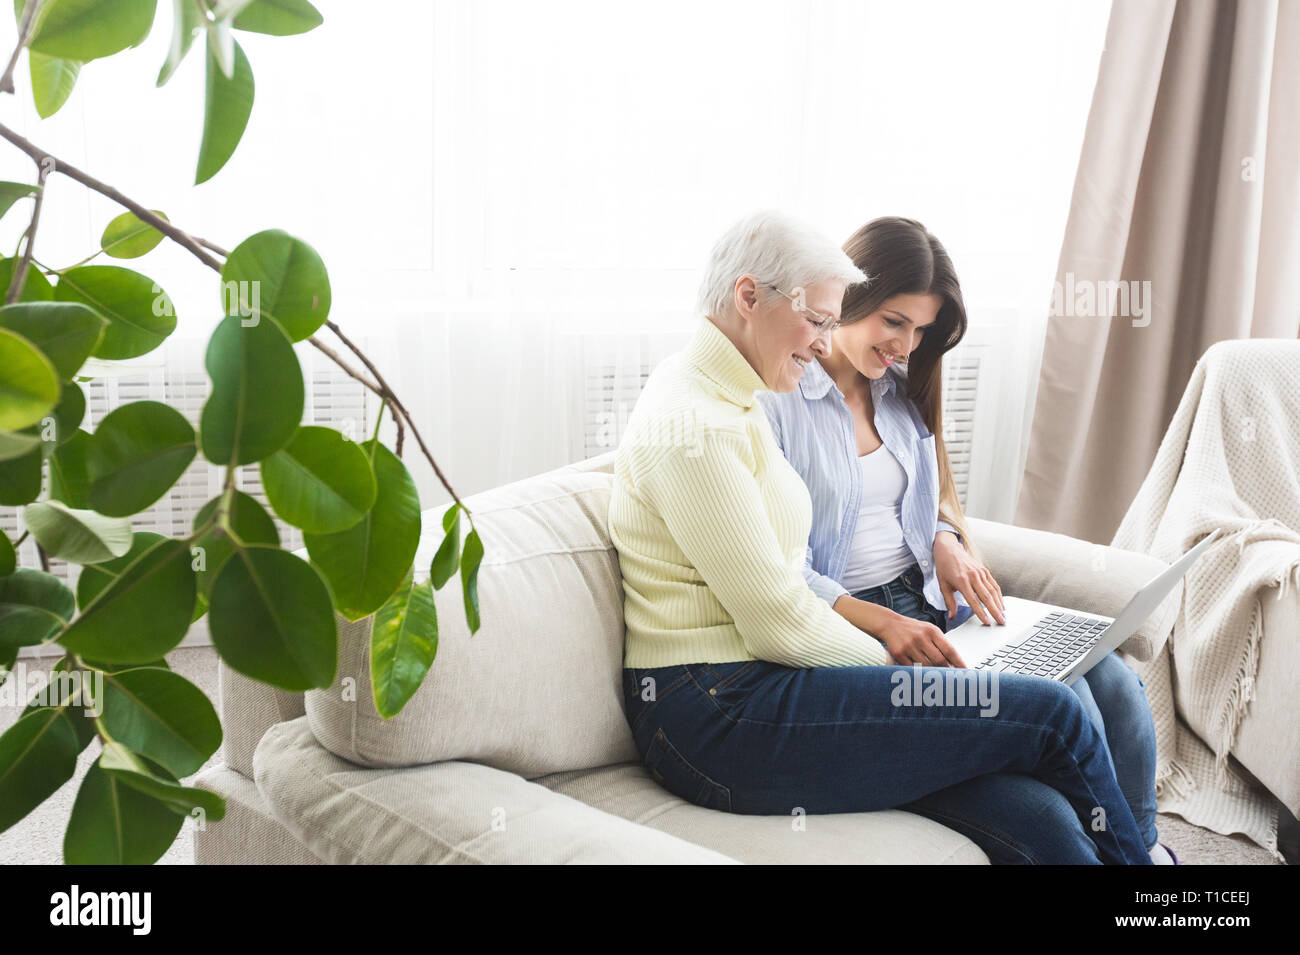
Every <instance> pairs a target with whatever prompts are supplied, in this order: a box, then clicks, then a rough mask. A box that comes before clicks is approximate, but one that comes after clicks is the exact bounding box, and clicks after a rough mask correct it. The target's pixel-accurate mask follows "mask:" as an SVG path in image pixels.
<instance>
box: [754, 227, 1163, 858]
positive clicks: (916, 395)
mask: <svg viewBox="0 0 1300 955" xmlns="http://www.w3.org/2000/svg"><path fill="white" fill-rule="evenodd" d="M844 249H845V252H846V253H847V254H848V255H849V256H850V257H851V258H852V259H853V262H854V264H855V265H857V266H858V268H860V269H861V270H862V271H863V272H865V273H866V274H867V275H868V276H869V281H868V282H867V283H866V284H861V285H857V286H854V287H852V288H850V289H849V290H848V293H847V295H846V296H845V299H844V302H843V305H842V312H841V314H842V317H841V320H840V322H839V324H838V325H837V326H836V328H835V330H834V333H833V335H832V345H831V347H830V348H829V349H828V350H827V351H826V353H825V354H822V355H819V356H818V360H817V361H814V362H812V363H811V364H809V366H808V368H807V369H806V370H805V372H804V374H803V376H802V378H801V379H800V381H799V386H798V388H796V389H794V390H793V391H790V392H786V393H782V394H778V393H776V392H769V393H765V394H763V395H760V396H759V402H760V404H761V405H762V407H763V409H764V411H765V412H766V413H767V416H768V419H769V422H770V424H771V426H772V431H773V435H774V437H775V438H776V441H777V443H778V444H779V445H780V447H781V449H782V452H783V453H784V455H785V457H786V458H787V459H788V461H789V462H790V464H791V465H792V466H793V467H794V468H795V470H796V471H798V472H799V474H800V476H801V477H802V478H803V480H804V483H805V484H806V485H807V486H808V490H809V494H810V496H811V498H812V508H813V520H812V532H811V535H810V540H809V547H808V552H807V557H806V563H805V568H804V577H805V579H806V580H807V581H808V584H809V586H810V588H811V589H812V590H813V592H814V593H816V594H817V595H818V596H819V597H821V598H822V599H823V600H824V601H826V602H827V603H828V604H829V605H831V606H832V607H833V609H834V610H835V612H836V613H838V614H839V615H840V616H842V617H844V618H845V619H846V620H848V621H849V622H850V623H853V624H854V625H855V626H857V627H859V628H860V629H862V630H864V631H865V632H867V633H871V634H873V635H875V636H876V637H877V638H878V639H879V640H880V641H881V642H882V643H883V644H884V645H885V647H886V648H887V649H888V650H889V653H890V656H891V657H892V659H893V660H894V661H896V662H898V663H920V664H922V665H929V666H957V667H962V666H965V661H963V660H962V659H961V656H960V653H959V650H960V648H959V647H954V645H953V644H952V643H951V642H950V641H949V640H948V639H947V638H946V637H945V636H944V633H945V632H946V631H947V630H949V629H951V627H952V626H956V625H958V624H960V623H961V622H963V621H964V620H965V619H967V618H968V617H969V616H970V615H971V614H972V613H974V614H975V615H976V616H978V617H979V619H980V620H981V621H982V622H983V623H985V624H993V623H999V624H1000V623H1004V622H1005V618H1004V615H1003V611H1004V608H1003V604H1002V592H1001V588H1000V587H999V586H998V583H997V581H996V580H995V579H994V578H993V575H992V574H991V573H990V572H989V570H988V568H987V567H985V566H984V564H983V562H982V561H981V560H979V559H978V557H977V556H976V553H975V552H974V551H975V548H974V542H973V541H972V540H971V539H970V535H969V532H968V531H967V529H966V524H965V520H964V516H963V514H962V509H961V504H960V502H959V500H958V498H957V492H956V486H955V485H954V483H953V479H952V470H951V467H950V465H949V461H948V455H947V453H946V451H945V449H944V443H943V434H942V412H941V405H940V395H941V387H942V377H943V376H942V358H943V355H944V353H945V352H947V351H948V350H949V349H951V348H953V347H954V346H955V345H956V344H957V343H958V342H960V341H961V339H962V336H963V335H964V334H965V331H966V312H965V306H964V305H963V302H962V295H961V288H960V286H959V284H958V282H957V276H956V273H955V271H954V269H953V266H952V262H951V261H950V260H949V257H948V255H947V253H946V252H945V250H944V248H943V246H942V245H941V244H940V243H939V240H938V239H936V238H935V237H934V236H933V235H931V234H930V233H929V232H927V231H926V229H925V227H924V226H922V225H921V224H920V223H919V222H916V221H914V220H912V219H901V218H895V217H888V218H882V219H876V220H874V221H872V222H870V223H868V224H867V225H866V226H864V227H863V228H861V229H860V230H858V232H856V233H855V234H854V235H853V236H852V237H851V238H850V239H849V241H848V242H847V243H845V246H844ZM1074 689H1075V692H1077V693H1078V695H1079V697H1080V700H1081V702H1082V703H1083V704H1084V706H1085V709H1086V711H1087V712H1088V714H1089V717H1090V718H1091V719H1092V721H1093V723H1094V725H1095V726H1096V727H1097V729H1098V730H1099V731H1100V732H1102V733H1103V734H1104V735H1105V737H1106V740H1107V742H1108V744H1109V747H1110V752H1111V756H1112V761H1113V763H1114V765H1115V772H1116V776H1117V779H1118V782H1119V785H1120V789H1121V790H1122V791H1123V793H1124V796H1125V799H1126V801H1127V803H1128V805H1129V807H1130V809H1131V810H1132V813H1133V816H1134V818H1135V820H1136V821H1137V824H1138V827H1139V829H1140V830H1141V833H1142V836H1143V840H1144V841H1143V844H1144V845H1145V846H1147V847H1148V851H1149V852H1150V854H1151V856H1152V859H1153V861H1156V862H1168V861H1172V857H1171V856H1166V854H1165V853H1166V850H1165V849H1164V848H1163V847H1161V846H1159V845H1158V843H1157V837H1156V826H1155V816H1156V799H1155V760H1156V749H1155V730H1154V726H1153V724H1152V719H1151V711H1150V709H1149V707H1148V704H1147V700H1146V695H1145V693H1144V690H1143V686H1142V682H1141V680H1139V678H1138V676H1137V674H1135V673H1134V672H1133V671H1132V670H1131V669H1130V668H1129V667H1128V666H1126V665H1125V664H1124V662H1123V661H1122V660H1121V659H1120V658H1119V656H1118V654H1111V655H1110V656H1109V657H1107V658H1106V660H1105V661H1103V662H1102V663H1101V664H1100V665H1098V666H1097V667H1096V668H1095V669H1093V670H1092V671H1091V672H1090V673H1089V674H1088V676H1087V677H1086V678H1085V679H1083V680H1079V681H1077V682H1076V684H1075V686H1074ZM1027 806H1037V807H1040V809H1039V811H1038V812H1027V811H1026V808H1025V807H1027ZM903 808H906V809H909V810H911V811H915V812H918V813H921V814H923V815H927V816H930V817H932V818H935V819H939V820H941V821H943V822H944V823H945V824H946V825H949V826H952V827H953V828H957V829H959V830H961V831H963V832H965V833H966V834H967V835H969V836H970V837H971V838H972V839H973V840H974V841H975V842H977V843H978V844H979V845H980V846H981V847H982V848H984V849H985V851H986V852H987V854H988V855H989V856H990V857H991V858H993V860H994V861H995V862H997V861H1005V862H1036V861H1037V862H1084V861H1090V859H1091V858H1095V857H1094V856H1093V853H1092V850H1091V847H1090V845H1089V844H1088V840H1087V838H1086V836H1085V833H1084V832H1083V828H1082V825H1083V824H1082V823H1081V821H1080V819H1079V818H1078V817H1077V815H1076V813H1075V812H1074V811H1073V810H1072V809H1071V807H1070V806H1069V804H1068V803H1067V802H1066V801H1065V800H1063V799H1060V798H1059V796H1058V794H1056V793H1055V792H1054V791H1053V790H1052V789H1051V787H1050V786H1048V785H1047V784H1045V783H1043V782H1040V781H1038V780H1035V779H1032V778H1031V777H1029V776H1025V775H1015V774H1006V775H998V776H989V777H984V778H981V779H978V780H974V781H970V782H965V783H962V784H959V785H957V786H954V787H950V788H949V789H946V790H944V791H942V792H938V793H934V794H931V795H929V796H927V797H926V798H924V799H921V800H918V801H916V802H914V803H912V804H911V805H908V806H905V807H903ZM1044 813H1046V815H1047V818H1044V815H1043V814H1044Z"/></svg>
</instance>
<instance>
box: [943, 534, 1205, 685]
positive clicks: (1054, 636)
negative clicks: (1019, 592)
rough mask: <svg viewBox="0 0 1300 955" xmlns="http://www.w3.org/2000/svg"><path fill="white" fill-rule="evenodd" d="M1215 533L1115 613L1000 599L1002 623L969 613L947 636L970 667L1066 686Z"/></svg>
mask: <svg viewBox="0 0 1300 955" xmlns="http://www.w3.org/2000/svg"><path fill="white" fill-rule="evenodd" d="M1219 533H1220V531H1219V530H1215V531H1214V532H1213V533H1212V534H1210V535H1209V536H1208V537H1206V538H1204V539H1203V540H1201V541H1200V543H1198V544H1197V545H1196V546H1195V547H1193V548H1192V549H1191V550H1189V551H1188V552H1187V553H1186V554H1184V555H1183V556H1182V557H1180V558H1178V560H1177V561H1175V562H1174V563H1173V564H1171V565H1170V566H1169V568H1168V569H1166V570H1164V571H1161V572H1160V573H1159V574H1157V575H1156V576H1155V577H1153V578H1152V579H1151V580H1150V582H1149V583H1147V585H1146V586H1145V587H1143V588H1142V589H1141V590H1139V591H1138V592H1137V593H1136V594H1134V595H1133V599H1132V600H1130V601H1129V602H1128V606H1127V607H1125V608H1124V610H1123V611H1122V612H1121V613H1120V615H1119V616H1118V617H1115V618H1111V617H1097V616H1094V615H1093V614H1088V613H1081V612H1079V611H1077V610H1067V609H1066V608H1065V607H1057V606H1054V605H1052V604H1045V603H1039V602H1037V601H1034V600H1022V599H1020V598H1019V597H1003V598H1002V602H1003V604H1004V605H1005V607H1006V613H1005V614H1003V616H1004V617H1005V618H1006V621H1007V623H1006V626H1005V627H1002V626H999V625H998V624H996V623H995V624H994V625H993V626H991V627H986V626H984V624H983V623H981V622H980V619H979V618H978V617H975V616H972V617H970V619H968V620H967V621H966V622H965V623H963V624H962V625H961V626H960V627H955V628H954V629H952V630H950V631H948V633H947V634H946V636H947V637H948V639H949V640H951V641H952V645H953V646H954V647H955V648H956V650H957V652H958V653H960V654H961V658H962V660H964V661H965V662H966V664H967V666H968V667H969V668H970V669H972V670H996V671H1005V672H1008V673H1025V674H1030V675H1033V676H1045V677H1047V678H1048V679H1050V680H1059V681H1060V682H1062V683H1064V684H1066V685H1067V686H1069V685H1071V684H1073V683H1074V681H1075V680H1077V679H1079V678H1080V677H1081V676H1083V675H1084V674H1086V673H1087V672H1088V671H1089V670H1091V669H1092V668H1093V667H1095V666H1096V665H1097V664H1098V663H1100V662H1101V661H1102V660H1104V659H1105V658H1106V655H1107V654H1109V653H1111V652H1112V651H1114V650H1116V649H1117V648H1118V647H1119V645H1120V644H1122V643H1123V642H1124V641H1125V640H1127V639H1128V638H1129V637H1131V636H1132V635H1133V634H1134V632H1135V631H1136V630H1137V628H1138V627H1140V626H1141V625H1142V622H1143V621H1145V620H1146V619H1147V617H1149V616H1151V614H1152V613H1154V612H1155V609H1156V608H1157V607H1159V606H1160V602H1161V601H1163V600H1164V599H1165V597H1166V596H1167V595H1168V594H1169V591H1171V590H1173V589H1174V585H1175V584H1177V583H1178V581H1180V580H1181V579H1182V577H1183V575H1184V574H1185V573H1187V571H1188V570H1189V569H1190V568H1191V566H1192V564H1193V563H1195V562H1196V559H1197V558H1198V557H1200V556H1201V554H1202V553H1203V552H1204V551H1205V549H1206V548H1207V547H1209V546H1210V542H1211V541H1213V540H1215V539H1216V538H1217V537H1218V536H1219ZM972 660H976V661H978V662H977V663H971V661H972Z"/></svg>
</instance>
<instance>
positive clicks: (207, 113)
mask: <svg viewBox="0 0 1300 955" xmlns="http://www.w3.org/2000/svg"><path fill="white" fill-rule="evenodd" d="M231 42H232V43H234V47H235V71H234V75H233V76H232V77H229V78H228V77H227V76H226V74H225V73H223V72H222V70H221V65H220V63H218V62H217V57H216V54H215V53H214V52H213V50H212V48H211V45H209V48H208V54H207V83H206V93H205V96H204V103H203V139H202V142H201V144H200V146H199V165H198V169H197V170H196V172H195V174H194V184H195V185H196V186H197V185H198V184H199V183H201V182H207V181H208V180H209V179H211V178H212V177H213V176H215V175H216V174H217V173H218V172H220V171H221V167H222V166H224V165H225V164H226V162H227V161H228V160H229V159H230V157H231V156H233V155H234V153H235V148H236V147H237V146H238V145H239V140H240V139H241V138H242V137H243V135H244V128H245V127H246V126H247V125H248V117H249V115H250V114H251V113H252V112H253V87H254V84H253V68H252V67H251V66H250V65H249V63H248V57H247V56H245V55H244V49H243V47H241V46H240V45H239V43H238V42H236V41H234V40H233V39H232V40H231Z"/></svg>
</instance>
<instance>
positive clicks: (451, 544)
mask: <svg viewBox="0 0 1300 955" xmlns="http://www.w3.org/2000/svg"><path fill="white" fill-rule="evenodd" d="M442 529H443V531H444V532H445V536H444V537H443V538H442V543H441V544H439V545H438V553H436V554H434V555H433V564H432V565H431V566H430V568H429V581H430V582H431V583H432V584H433V589H434V590H441V589H442V586H443V584H445V583H446V582H447V581H449V580H451V575H452V574H454V573H456V567H457V566H458V565H459V564H460V505H459V504H457V503H455V502H452V505H451V507H449V508H447V510H446V512H445V513H444V514H443V515H442Z"/></svg>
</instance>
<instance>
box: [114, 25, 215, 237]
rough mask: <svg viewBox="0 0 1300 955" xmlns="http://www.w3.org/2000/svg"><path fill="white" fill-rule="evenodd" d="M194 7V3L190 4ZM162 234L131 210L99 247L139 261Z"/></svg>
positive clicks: (119, 218)
mask: <svg viewBox="0 0 1300 955" xmlns="http://www.w3.org/2000/svg"><path fill="white" fill-rule="evenodd" d="M188 6H191V7H192V6H193V3H190V4H188ZM150 211H151V212H152V213H153V214H154V215H156V216H157V217H158V218H159V219H162V220H163V221H164V222H170V221H171V220H170V219H168V218H167V214H166V213H165V212H163V211H162V210H161V209H151V210H150ZM163 238H164V236H163V234H162V233H161V232H159V231H158V230H157V229H155V228H154V227H153V226H151V225H150V224H149V223H147V222H145V221H144V220H143V219H141V218H140V217H139V216H137V215H136V214H135V213H134V212H131V211H130V210H128V211H126V212H123V213H122V214H121V215H120V216H117V217H116V218H115V219H113V221H112V222H110V223H109V224H108V225H107V226H106V227H105V228H104V234H103V235H101V236H100V237H99V247H100V248H101V249H103V250H104V252H105V253H106V254H108V255H111V256H112V257H113V258H115V259H137V258H139V257H140V256H142V255H144V254H145V253H146V252H151V251H153V249H154V248H156V247H157V245H158V243H159V242H161V241H162V240H163Z"/></svg>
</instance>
